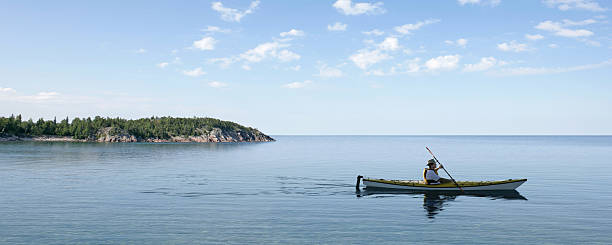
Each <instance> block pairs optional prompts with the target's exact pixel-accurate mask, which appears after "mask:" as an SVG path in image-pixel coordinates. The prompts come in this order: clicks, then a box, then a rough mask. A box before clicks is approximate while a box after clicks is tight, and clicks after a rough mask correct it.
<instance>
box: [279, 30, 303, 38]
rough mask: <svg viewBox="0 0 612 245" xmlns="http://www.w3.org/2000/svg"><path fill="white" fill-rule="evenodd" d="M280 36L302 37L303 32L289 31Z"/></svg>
mask: <svg viewBox="0 0 612 245" xmlns="http://www.w3.org/2000/svg"><path fill="white" fill-rule="evenodd" d="M280 36H281V37H288V36H292V37H301V36H304V31H300V30H296V29H291V30H290V31H287V32H281V34H280Z"/></svg>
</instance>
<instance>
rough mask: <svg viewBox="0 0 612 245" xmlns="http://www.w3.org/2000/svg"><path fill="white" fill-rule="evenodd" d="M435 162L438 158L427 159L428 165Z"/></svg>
mask: <svg viewBox="0 0 612 245" xmlns="http://www.w3.org/2000/svg"><path fill="white" fill-rule="evenodd" d="M435 163H436V160H433V159H429V161H427V166H429V165H432V164H435Z"/></svg>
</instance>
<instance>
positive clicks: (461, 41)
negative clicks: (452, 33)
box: [444, 38, 468, 48]
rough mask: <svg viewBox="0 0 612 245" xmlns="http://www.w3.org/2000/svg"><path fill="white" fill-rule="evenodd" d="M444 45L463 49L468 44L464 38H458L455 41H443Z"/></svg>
mask: <svg viewBox="0 0 612 245" xmlns="http://www.w3.org/2000/svg"><path fill="white" fill-rule="evenodd" d="M444 43H446V44H448V45H452V46H459V47H462V48H465V46H466V45H467V43H468V40H467V39H465V38H459V39H457V41H451V40H446V41H444Z"/></svg>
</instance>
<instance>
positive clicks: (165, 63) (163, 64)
mask: <svg viewBox="0 0 612 245" xmlns="http://www.w3.org/2000/svg"><path fill="white" fill-rule="evenodd" d="M168 65H169V63H168V62H162V63H159V64H157V67H159V68H166V66H168Z"/></svg>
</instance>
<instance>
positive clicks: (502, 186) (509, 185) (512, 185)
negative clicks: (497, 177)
mask: <svg viewBox="0 0 612 245" xmlns="http://www.w3.org/2000/svg"><path fill="white" fill-rule="evenodd" d="M526 181H527V180H526V179H524V180H517V181H513V182H505V183H494V184H488V185H479V186H462V188H463V190H464V191H501V190H515V189H516V188H518V187H519V186H521V185H522V184H523V183H525V182H526ZM363 185H365V186H366V188H385V189H400V190H417V191H432V190H437V191H458V190H459V188H458V187H442V186H440V187H436V185H429V186H431V187H429V186H422V185H420V186H413V185H404V184H401V185H400V184H392V183H383V182H379V181H370V180H368V179H363Z"/></svg>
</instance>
